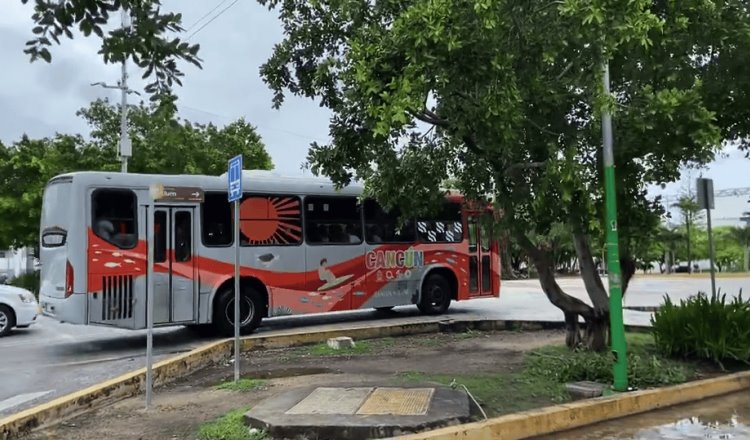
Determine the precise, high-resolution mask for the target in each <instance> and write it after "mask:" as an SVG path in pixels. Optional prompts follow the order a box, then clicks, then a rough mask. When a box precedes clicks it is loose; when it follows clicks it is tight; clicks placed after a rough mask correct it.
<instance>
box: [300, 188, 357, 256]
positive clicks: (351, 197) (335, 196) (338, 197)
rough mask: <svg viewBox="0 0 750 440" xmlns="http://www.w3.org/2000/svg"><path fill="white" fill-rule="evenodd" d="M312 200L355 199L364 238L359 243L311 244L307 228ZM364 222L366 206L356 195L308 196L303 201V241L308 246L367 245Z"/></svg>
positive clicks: (323, 242)
mask: <svg viewBox="0 0 750 440" xmlns="http://www.w3.org/2000/svg"><path fill="white" fill-rule="evenodd" d="M310 198H312V199H316V198H318V199H320V198H326V199H354V200H355V201H356V205H355V206H358V207H359V228H360V232H361V233H362V236H361V237H359V241H358V242H349V241H347V242H342V243H338V242H333V243H331V242H325V241H322V242H310V241H309V237H310V236H309V234H308V231H309V228H308V227H307V200H308V199H310ZM364 221H365V206H364V203H360V201H359V197H357V196H354V195H352V196H348V195H324V194H323V195H318V194H307V195H305V197H304V198H303V199H302V233H303V236H304V240H303V241H304V242H305V244H306V245H307V246H362V245H363V244H365V235H366V234H365V224H364Z"/></svg>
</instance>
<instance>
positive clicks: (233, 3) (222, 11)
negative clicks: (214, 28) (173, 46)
mask: <svg viewBox="0 0 750 440" xmlns="http://www.w3.org/2000/svg"><path fill="white" fill-rule="evenodd" d="M238 1H239V0H234V1H233V2H232V3H230V4H229V6H227V7H226V8H224V9H222V10H221V11H219V13H218V14H216V15H214V16H213V17H212V18H211V19H210V20H208V21H207V22H206V23H204V24H203V26H201V27H199V28H198V29H196V30H195V31H194V32H193V33H192V34H190V35H188V37H187V38H186V39H185V40H186V41H187V40H190V39H191V38H193V35H195V34H197V33H198V32H200V31H201V30H202V29H203V28H205V27H206V26H208V25H209V24H211V22H213V21H214V20H216V19H217V18H219V17H220V16H221V14H223V13H225V12H226V11H227V10H228V9H229V8H231V7H232V6H234V5H235V4H236V3H237V2H238Z"/></svg>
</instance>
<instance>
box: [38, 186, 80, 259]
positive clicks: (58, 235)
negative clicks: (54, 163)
mask: <svg viewBox="0 0 750 440" xmlns="http://www.w3.org/2000/svg"><path fill="white" fill-rule="evenodd" d="M71 186H72V185H71V182H70V180H60V181H53V182H51V183H50V184H49V185H47V188H45V190H44V200H43V201H42V218H41V232H42V242H41V245H42V247H57V246H62V245H63V244H65V238H66V236H67V233H68V226H69V225H68V223H69V218H70V191H71Z"/></svg>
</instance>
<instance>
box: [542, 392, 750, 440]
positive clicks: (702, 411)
mask: <svg viewBox="0 0 750 440" xmlns="http://www.w3.org/2000/svg"><path fill="white" fill-rule="evenodd" d="M552 439H555V440H595V439H596V440H605V439H611V440H631V439H632V440H636V439H637V440H677V439H680V440H692V439H696V440H697V439H724V440H729V439H732V440H745V439H750V393H748V392H747V391H741V392H738V393H734V394H730V395H726V396H722V397H716V398H712V399H706V400H704V401H701V402H697V403H693V404H689V405H681V406H676V407H673V408H667V409H663V410H659V411H652V412H649V413H646V414H643V415H638V416H633V417H625V418H622V419H618V420H615V421H612V422H606V423H600V424H597V425H594V426H591V427H588V428H582V429H576V430H571V431H567V432H565V433H558V434H554V435H550V436H545V437H538V438H537V440H552Z"/></svg>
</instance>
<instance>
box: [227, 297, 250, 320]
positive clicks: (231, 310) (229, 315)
mask: <svg viewBox="0 0 750 440" xmlns="http://www.w3.org/2000/svg"><path fill="white" fill-rule="evenodd" d="M242 299H243V300H244V302H245V303H246V304H247V308H248V310H247V318H245V319H243V320H242V321H240V327H242V326H244V325H247V324H248V323H249V322H250V321H252V320H253V317H254V316H255V304H253V302H252V301H250V298H242ZM233 314H234V298H232V299H231V300H229V302H228V303H227V307H226V309H225V310H224V315H225V316H226V318H227V321H228V322H231V323H232V324H234V318H232V315H233ZM240 317H242V305H240Z"/></svg>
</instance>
